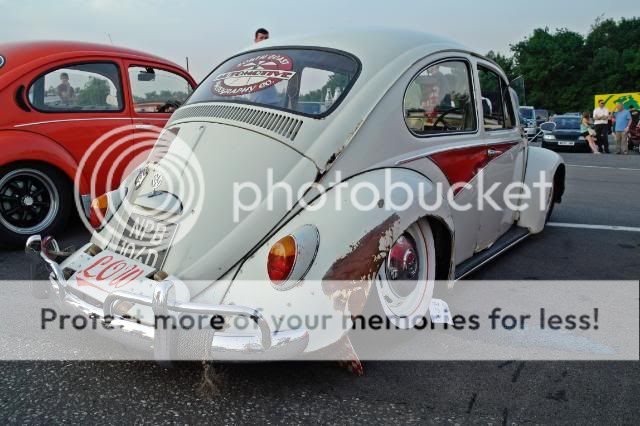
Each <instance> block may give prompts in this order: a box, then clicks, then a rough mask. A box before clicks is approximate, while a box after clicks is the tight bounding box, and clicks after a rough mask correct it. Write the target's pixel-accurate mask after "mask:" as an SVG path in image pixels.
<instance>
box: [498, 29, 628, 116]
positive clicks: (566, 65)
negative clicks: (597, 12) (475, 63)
mask: <svg viewBox="0 0 640 426" xmlns="http://www.w3.org/2000/svg"><path fill="white" fill-rule="evenodd" d="M638 46H640V18H631V19H622V20H620V21H615V20H612V19H606V20H603V19H601V18H599V19H597V20H596V22H595V23H594V25H593V26H592V27H591V29H590V31H589V33H588V34H587V35H586V36H583V35H581V34H579V33H576V32H573V31H570V30H568V29H557V30H556V31H555V32H551V31H550V30H549V28H538V29H536V30H534V31H533V34H532V35H531V36H529V37H527V38H526V39H524V40H522V41H521V42H519V43H516V44H514V45H512V46H511V51H512V53H513V56H512V57H507V56H504V55H501V54H499V53H498V54H497V53H495V52H489V53H488V54H487V56H488V57H489V58H490V59H492V60H494V61H495V62H497V63H498V64H499V65H500V66H501V67H502V68H503V69H504V71H505V73H506V74H507V76H508V77H509V79H514V78H515V77H516V76H520V75H521V76H522V77H523V78H524V83H525V88H526V101H527V103H528V104H530V105H534V106H536V107H537V108H547V109H550V110H554V111H559V112H563V111H585V110H591V109H592V108H593V96H594V95H596V94H599V93H625V92H637V91H640V50H638Z"/></svg>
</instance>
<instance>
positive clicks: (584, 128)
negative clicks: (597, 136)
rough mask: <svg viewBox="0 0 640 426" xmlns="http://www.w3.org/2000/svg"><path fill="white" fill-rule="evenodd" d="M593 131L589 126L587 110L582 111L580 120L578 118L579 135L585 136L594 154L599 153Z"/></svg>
mask: <svg viewBox="0 0 640 426" xmlns="http://www.w3.org/2000/svg"><path fill="white" fill-rule="evenodd" d="M594 133H595V132H594V131H593V129H592V128H591V118H589V112H588V111H585V112H584V113H582V120H580V136H582V137H583V138H585V140H586V141H587V143H588V144H589V148H591V152H593V153H594V154H600V151H599V150H598V146H597V145H596V141H595V140H594Z"/></svg>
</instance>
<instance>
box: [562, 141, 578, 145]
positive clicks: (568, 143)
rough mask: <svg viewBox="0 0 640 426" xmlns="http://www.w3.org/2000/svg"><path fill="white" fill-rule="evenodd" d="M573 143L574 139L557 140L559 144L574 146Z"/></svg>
mask: <svg viewBox="0 0 640 426" xmlns="http://www.w3.org/2000/svg"><path fill="white" fill-rule="evenodd" d="M575 144H576V143H575V142H574V141H558V145H560V146H574V145H575Z"/></svg>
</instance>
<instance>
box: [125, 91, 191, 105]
mask: <svg viewBox="0 0 640 426" xmlns="http://www.w3.org/2000/svg"><path fill="white" fill-rule="evenodd" d="M188 96H189V94H188V93H187V92H183V91H176V92H172V91H170V90H161V91H160V92H158V91H155V90H154V91H153V92H147V93H145V94H144V97H142V96H137V95H134V96H133V100H134V102H136V103H144V102H166V101H168V100H174V101H178V102H184V101H185V100H186V99H187V97H188Z"/></svg>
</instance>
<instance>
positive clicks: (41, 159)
mask: <svg viewBox="0 0 640 426" xmlns="http://www.w3.org/2000/svg"><path fill="white" fill-rule="evenodd" d="M0 150H1V151H2V153H3V155H2V157H0V158H1V159H0V167H4V166H8V165H10V164H14V163H20V162H34V163H40V164H46V165H48V166H50V167H54V168H56V169H57V170H60V171H61V172H62V173H63V174H64V175H66V177H67V178H68V179H69V181H70V182H71V183H72V184H73V183H74V182H75V178H76V173H77V171H78V163H77V162H76V160H75V159H74V158H73V156H72V155H71V153H70V152H69V151H67V150H66V149H65V148H64V147H63V146H62V145H61V144H59V143H58V142H56V141H55V140H52V139H50V138H48V137H46V136H43V135H41V134H39V133H34V132H27V131H22V130H8V131H0ZM79 190H80V193H81V194H85V193H88V192H89V185H88V184H87V181H86V179H85V178H84V176H81V177H80V182H79Z"/></svg>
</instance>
